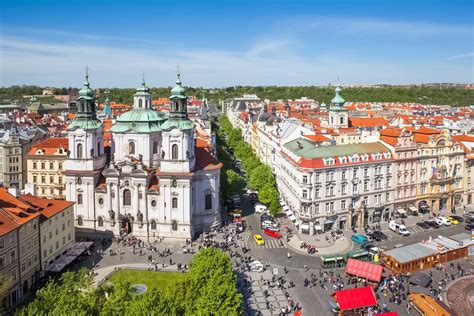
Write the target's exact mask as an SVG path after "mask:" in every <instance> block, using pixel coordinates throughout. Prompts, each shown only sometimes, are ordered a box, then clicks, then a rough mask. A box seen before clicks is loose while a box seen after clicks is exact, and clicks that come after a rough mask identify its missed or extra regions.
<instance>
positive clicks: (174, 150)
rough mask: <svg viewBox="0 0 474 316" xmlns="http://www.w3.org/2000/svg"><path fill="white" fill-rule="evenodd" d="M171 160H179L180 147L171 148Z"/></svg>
mask: <svg viewBox="0 0 474 316" xmlns="http://www.w3.org/2000/svg"><path fill="white" fill-rule="evenodd" d="M171 159H178V145H176V144H174V145H173V146H171Z"/></svg>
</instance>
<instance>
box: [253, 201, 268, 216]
mask: <svg viewBox="0 0 474 316" xmlns="http://www.w3.org/2000/svg"><path fill="white" fill-rule="evenodd" d="M266 212H267V207H266V206H265V205H263V204H260V203H257V204H255V213H259V214H262V213H266Z"/></svg>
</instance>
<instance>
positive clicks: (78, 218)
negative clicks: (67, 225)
mask: <svg viewBox="0 0 474 316" xmlns="http://www.w3.org/2000/svg"><path fill="white" fill-rule="evenodd" d="M83 224H84V223H83V220H82V216H78V217H77V226H82V225H83Z"/></svg>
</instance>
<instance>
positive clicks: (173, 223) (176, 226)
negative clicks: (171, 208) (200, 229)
mask: <svg viewBox="0 0 474 316" xmlns="http://www.w3.org/2000/svg"><path fill="white" fill-rule="evenodd" d="M171 229H172V230H174V231H177V230H178V222H177V221H172V222H171Z"/></svg>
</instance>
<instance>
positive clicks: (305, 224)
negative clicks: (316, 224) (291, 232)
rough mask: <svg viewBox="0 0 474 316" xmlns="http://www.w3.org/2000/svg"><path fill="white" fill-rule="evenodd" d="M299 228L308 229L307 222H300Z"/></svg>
mask: <svg viewBox="0 0 474 316" xmlns="http://www.w3.org/2000/svg"><path fill="white" fill-rule="evenodd" d="M301 229H305V230H309V224H307V223H303V224H301Z"/></svg>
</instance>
